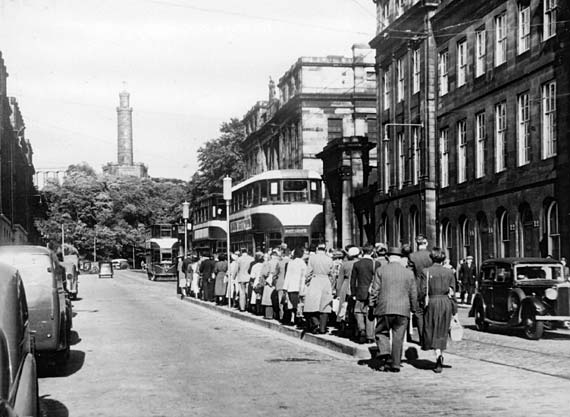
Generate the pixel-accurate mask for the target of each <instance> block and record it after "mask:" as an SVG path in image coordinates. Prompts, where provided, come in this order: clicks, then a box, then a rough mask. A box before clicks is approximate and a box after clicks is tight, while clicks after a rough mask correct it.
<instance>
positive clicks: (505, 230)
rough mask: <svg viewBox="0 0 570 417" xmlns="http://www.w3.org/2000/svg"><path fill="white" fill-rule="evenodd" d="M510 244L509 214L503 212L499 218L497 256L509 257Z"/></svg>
mask: <svg viewBox="0 0 570 417" xmlns="http://www.w3.org/2000/svg"><path fill="white" fill-rule="evenodd" d="M510 244H511V241H510V229H509V214H508V213H507V212H506V211H503V212H502V213H501V215H500V217H499V252H500V253H499V256H501V257H505V256H509V251H510V246H511V245H510Z"/></svg>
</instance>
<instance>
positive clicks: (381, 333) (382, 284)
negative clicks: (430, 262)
mask: <svg viewBox="0 0 570 417" xmlns="http://www.w3.org/2000/svg"><path fill="white" fill-rule="evenodd" d="M401 256H402V251H401V250H400V248H395V247H392V248H390V249H389V250H388V257H389V263H388V264H387V265H384V266H382V267H380V268H379V269H377V270H376V272H375V274H374V279H373V280H372V287H371V289H370V305H371V306H372V307H373V308H374V315H375V316H376V342H377V344H378V356H377V357H376V358H375V359H374V364H373V366H374V368H375V369H377V370H383V371H391V372H400V362H401V358H402V350H403V345H404V337H405V334H406V329H407V327H408V322H409V319H410V313H413V312H415V311H416V310H417V309H418V293H417V285H416V282H415V278H414V273H413V272H412V271H411V270H409V269H407V268H405V267H404V266H402V263H401ZM390 336H391V338H392V342H391V343H390Z"/></svg>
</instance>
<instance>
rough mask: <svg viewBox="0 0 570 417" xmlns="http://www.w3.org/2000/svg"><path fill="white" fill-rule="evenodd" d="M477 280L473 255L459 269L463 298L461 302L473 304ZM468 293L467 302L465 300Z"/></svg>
mask: <svg viewBox="0 0 570 417" xmlns="http://www.w3.org/2000/svg"><path fill="white" fill-rule="evenodd" d="M476 279H477V268H475V264H474V263H473V257H472V256H471V255H469V256H467V257H466V258H465V262H464V263H463V264H461V268H459V282H461V298H460V300H459V301H460V302H461V303H463V302H465V303H466V304H471V298H472V297H473V293H474V292H475V281H476ZM466 293H467V300H465V294H466Z"/></svg>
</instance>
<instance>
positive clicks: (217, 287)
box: [214, 253, 228, 305]
mask: <svg viewBox="0 0 570 417" xmlns="http://www.w3.org/2000/svg"><path fill="white" fill-rule="evenodd" d="M227 272H228V257H227V255H226V254H225V253H220V254H219V255H218V262H216V266H214V274H215V276H216V278H215V280H216V281H215V283H214V295H215V296H216V304H218V305H221V304H225V299H226V285H227Z"/></svg>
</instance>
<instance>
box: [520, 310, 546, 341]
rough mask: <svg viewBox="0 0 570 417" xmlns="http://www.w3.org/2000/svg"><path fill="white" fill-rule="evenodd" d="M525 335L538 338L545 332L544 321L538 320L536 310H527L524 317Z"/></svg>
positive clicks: (531, 338) (529, 337)
mask: <svg viewBox="0 0 570 417" xmlns="http://www.w3.org/2000/svg"><path fill="white" fill-rule="evenodd" d="M523 324H524V335H525V336H526V337H527V338H528V339H530V340H538V339H540V338H541V337H542V334H543V333H544V323H543V322H541V321H537V320H536V314H535V313H534V312H530V311H529V312H527V313H525V315H524V319H523Z"/></svg>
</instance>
